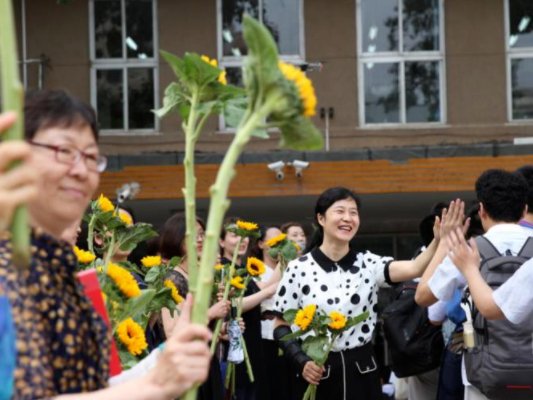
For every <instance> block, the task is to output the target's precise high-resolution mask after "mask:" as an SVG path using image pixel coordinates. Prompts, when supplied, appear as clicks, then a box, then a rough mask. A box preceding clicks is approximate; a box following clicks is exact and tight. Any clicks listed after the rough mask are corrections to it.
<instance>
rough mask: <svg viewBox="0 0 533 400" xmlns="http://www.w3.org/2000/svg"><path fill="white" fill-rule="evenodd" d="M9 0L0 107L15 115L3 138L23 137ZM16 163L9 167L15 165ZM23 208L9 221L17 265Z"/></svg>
mask: <svg viewBox="0 0 533 400" xmlns="http://www.w3.org/2000/svg"><path fill="white" fill-rule="evenodd" d="M14 21H15V19H14V14H13V8H12V4H11V0H0V73H1V80H0V83H1V85H0V86H2V109H3V111H14V112H15V113H16V114H17V120H16V121H15V124H14V125H13V126H12V127H11V128H10V129H8V130H7V132H6V133H5V134H4V138H5V140H24V115H23V102H24V100H23V99H24V89H23V87H22V84H21V83H20V77H19V70H18V65H17V59H18V57H17V45H16V34H15V24H14ZM16 165H17V164H14V165H12V166H11V168H13V167H15V166H16ZM28 219H29V218H28V212H27V209H26V207H24V206H19V207H17V209H16V210H15V212H14V214H13V220H12V222H11V234H12V236H11V241H12V245H13V263H14V264H15V265H17V266H18V267H20V268H24V267H27V266H28V265H29V263H30V228H29V224H28Z"/></svg>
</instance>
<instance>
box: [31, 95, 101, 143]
mask: <svg viewBox="0 0 533 400" xmlns="http://www.w3.org/2000/svg"><path fill="white" fill-rule="evenodd" d="M54 126H56V127H64V128H68V127H73V126H88V127H89V128H90V129H91V132H92V134H93V136H94V139H95V140H96V141H98V124H97V121H96V113H95V112H94V110H93V108H92V107H91V106H89V105H88V104H86V103H84V102H82V101H81V100H78V99H76V98H75V97H72V96H71V95H70V94H68V93H67V92H65V91H64V90H36V91H32V92H29V93H28V94H27V95H26V99H25V105H24V129H25V132H24V134H25V138H26V140H32V139H33V138H34V137H35V134H36V133H37V132H38V131H40V130H41V129H46V128H50V127H54Z"/></svg>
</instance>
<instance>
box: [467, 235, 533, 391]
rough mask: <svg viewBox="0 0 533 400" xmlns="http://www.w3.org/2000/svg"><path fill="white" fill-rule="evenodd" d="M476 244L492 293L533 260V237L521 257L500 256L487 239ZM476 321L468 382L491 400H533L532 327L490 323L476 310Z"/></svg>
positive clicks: (469, 359)
mask: <svg viewBox="0 0 533 400" xmlns="http://www.w3.org/2000/svg"><path fill="white" fill-rule="evenodd" d="M476 242H477V245H478V248H479V253H480V255H481V266H480V273H481V276H483V279H485V281H486V282H487V283H488V285H489V286H490V287H491V288H492V289H496V288H498V287H500V286H501V285H502V284H503V283H504V282H505V281H507V279H509V278H510V277H511V276H512V275H513V274H514V273H515V272H516V270H517V269H518V268H520V266H522V264H523V263H524V262H526V261H527V260H528V259H530V258H532V257H533V237H530V238H529V239H528V240H527V241H526V243H525V244H524V246H523V247H522V250H520V252H519V253H518V255H517V256H512V255H502V254H500V253H499V252H498V250H496V248H495V247H494V246H493V245H492V243H491V242H490V241H488V240H487V239H486V238H484V237H483V236H479V237H477V238H476ZM532 290H533V288H532ZM532 306H533V305H532ZM472 321H473V325H474V333H475V347H474V348H473V349H469V350H468V351H467V352H465V353H464V357H465V366H466V374H467V377H468V381H469V382H470V383H471V384H472V385H474V386H475V387H476V388H478V389H479V390H480V391H481V392H482V393H484V394H485V395H486V396H487V397H488V398H490V399H494V400H522V399H523V400H526V399H527V400H531V399H533V332H532V331H531V327H529V328H528V327H523V326H519V325H514V324H512V323H511V322H509V321H507V320H494V321H489V320H486V319H485V318H484V317H483V316H482V315H481V313H479V311H478V310H477V309H476V308H475V307H473V311H472Z"/></svg>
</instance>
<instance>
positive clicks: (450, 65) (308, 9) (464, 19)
mask: <svg viewBox="0 0 533 400" xmlns="http://www.w3.org/2000/svg"><path fill="white" fill-rule="evenodd" d="M216 4H217V3H216V1H215V0H195V1H187V2H184V1H175V0H158V17H159V47H160V48H162V49H165V50H167V51H170V52H173V53H176V54H183V52H185V51H187V50H192V51H196V52H199V53H205V54H209V55H211V56H214V55H216V54H217V48H216V38H217V36H216V35H217V30H216ZM26 7H27V27H28V28H27V29H28V33H27V36H28V57H30V58H31V57H38V56H39V55H40V54H46V55H47V56H48V57H49V58H50V66H51V69H50V70H48V71H47V73H46V81H45V87H47V88H55V87H64V88H67V89H68V90H69V91H71V92H72V93H74V94H75V95H77V96H79V97H81V98H83V99H85V100H87V101H88V100H89V99H90V82H89V76H90V75H89V73H90V60H89V27H88V24H89V16H88V5H87V2H86V1H73V2H70V3H69V4H68V5H65V6H59V5H55V3H54V2H45V1H32V2H29V1H28V2H27V5H26ZM355 7H356V3H355V1H354V0H335V1H328V2H325V1H322V0H305V4H304V15H305V52H306V58H307V60H308V61H321V62H322V63H324V68H323V70H322V72H311V73H310V74H309V76H310V77H311V78H312V79H313V81H314V83H315V86H316V90H317V94H318V99H319V107H333V108H334V111H335V115H334V118H333V120H332V121H331V129H330V134H331V149H332V150H342V149H356V148H365V147H371V148H376V147H387V146H403V145H433V144H444V143H471V142H486V141H489V140H508V139H511V138H513V137H518V136H529V135H531V133H530V130H531V124H527V123H508V122H507V112H506V102H507V99H506V67H505V35H504V11H503V10H504V2H503V0H469V1H464V0H446V1H444V8H445V15H444V18H445V52H446V57H445V59H446V92H447V93H446V108H447V123H446V124H443V125H442V126H439V127H433V128H427V127H419V128H413V127H405V128H399V129H398V128H386V129H383V128H380V129H368V128H367V129H361V128H359V121H358V97H357V96H358V95H357V46H356V18H355V14H356V12H355ZM35 75H36V74H34V73H32V74H31V75H30V78H31V79H30V86H31V85H32V84H33V85H34V84H35V79H36V76H35ZM172 79H173V76H172V72H171V71H170V69H169V68H168V67H167V66H166V65H165V63H164V62H163V61H162V62H161V64H160V92H161V95H162V93H163V91H164V88H165V87H166V86H167V85H168V83H169V82H171V81H172ZM315 122H316V124H317V125H318V126H319V127H320V128H321V129H323V128H324V121H322V120H320V118H318V117H317V118H315ZM179 126H180V123H179V120H178V118H177V117H175V116H172V117H168V118H165V119H164V120H163V121H162V122H161V132H160V133H159V134H155V135H144V136H132V135H127V136H116V135H115V136H105V137H104V138H103V139H102V145H103V146H102V147H103V151H104V152H105V153H107V154H139V153H142V152H151V151H152V152H153V151H182V150H183V137H182V134H181V133H180V132H179ZM216 131H217V121H216V119H213V120H212V121H210V123H209V124H208V126H207V129H206V132H205V133H204V135H203V137H202V138H201V139H200V141H199V143H198V150H200V151H214V152H223V151H224V149H225V148H226V146H227V143H228V141H229V140H230V139H231V134H221V133H216ZM277 140H278V138H277V137H276V135H275V134H274V135H273V137H272V138H271V139H269V140H253V141H252V143H251V144H250V146H249V147H248V149H247V151H266V150H271V149H275V148H276V146H277Z"/></svg>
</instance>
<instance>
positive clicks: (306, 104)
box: [278, 61, 317, 117]
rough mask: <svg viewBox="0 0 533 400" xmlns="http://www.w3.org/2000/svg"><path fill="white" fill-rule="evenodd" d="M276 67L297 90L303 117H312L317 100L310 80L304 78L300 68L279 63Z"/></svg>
mask: <svg viewBox="0 0 533 400" xmlns="http://www.w3.org/2000/svg"><path fill="white" fill-rule="evenodd" d="M278 66H279V69H280V71H281V72H282V74H283V75H284V76H285V78H286V79H287V80H289V81H291V82H292V83H294V85H295V86H296V88H297V89H298V94H299V95H300V101H301V102H302V108H303V115H304V116H306V117H312V116H314V115H315V113H316V104H317V100H316V95H315V89H314V87H313V83H312V82H311V80H310V79H309V78H308V77H307V76H305V73H304V72H303V71H302V70H301V69H300V68H298V67H295V66H294V65H291V64H287V63H284V62H283V61H280V62H279V64H278Z"/></svg>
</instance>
